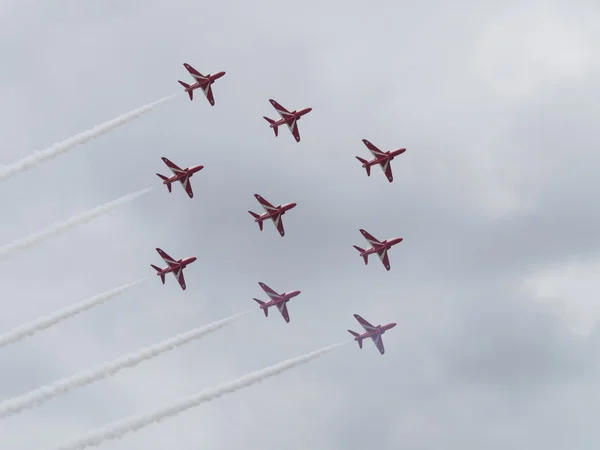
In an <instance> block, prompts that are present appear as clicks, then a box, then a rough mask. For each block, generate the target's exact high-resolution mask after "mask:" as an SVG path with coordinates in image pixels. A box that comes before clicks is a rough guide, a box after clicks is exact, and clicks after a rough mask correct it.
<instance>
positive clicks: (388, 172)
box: [379, 159, 394, 183]
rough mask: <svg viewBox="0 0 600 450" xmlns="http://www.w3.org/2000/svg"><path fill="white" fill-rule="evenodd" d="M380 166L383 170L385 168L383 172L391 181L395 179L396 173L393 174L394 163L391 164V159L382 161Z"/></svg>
mask: <svg viewBox="0 0 600 450" xmlns="http://www.w3.org/2000/svg"><path fill="white" fill-rule="evenodd" d="M379 167H381V170H383V173H385V176H386V177H387V179H388V181H389V182H390V183H391V182H392V181H394V175H393V174H392V165H391V164H390V160H389V159H386V160H385V161H382V162H380V163H379Z"/></svg>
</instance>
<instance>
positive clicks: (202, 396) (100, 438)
mask: <svg viewBox="0 0 600 450" xmlns="http://www.w3.org/2000/svg"><path fill="white" fill-rule="evenodd" d="M349 342H352V341H347V342H342V343H339V344H335V345H330V346H329V347H325V348H322V349H320V350H317V351H314V352H312V353H307V354H305V355H302V356H298V357H296V358H293V359H288V360H286V361H283V362H281V363H279V364H275V365H273V366H269V367H266V368H264V369H262V370H258V371H256V372H251V373H249V374H248V375H244V376H243V377H241V378H238V379H237V380H234V381H230V382H228V383H223V384H220V385H218V386H216V387H214V388H212V389H206V390H204V391H201V392H199V393H197V394H195V395H191V396H189V397H187V398H184V399H181V400H179V401H177V402H175V403H172V404H170V405H167V406H165V407H163V408H160V409H157V410H155V411H153V412H150V413H146V414H139V415H135V416H130V417H127V418H125V419H122V420H119V421H117V422H113V423H110V424H108V425H106V426H104V427H102V428H98V429H96V430H92V431H91V432H89V433H87V434H85V435H83V436H81V437H79V438H78V439H75V440H73V441H71V442H69V443H66V444H62V445H59V446H57V447H54V449H53V450H82V449H84V448H87V447H93V446H97V445H99V444H101V443H102V442H104V441H106V440H109V439H117V438H120V437H122V436H124V435H126V434H128V433H131V432H132V431H136V430H139V429H140V428H143V427H145V426H148V425H150V424H152V423H154V422H159V421H161V420H163V419H166V418H168V417H171V416H175V415H177V414H179V413H181V412H183V411H186V410H187V409H190V408H194V407H196V406H198V405H200V404H202V403H206V402H210V401H211V400H214V399H216V398H219V397H221V396H223V395H226V394H229V393H232V392H235V391H238V390H240V389H243V388H245V387H249V386H252V385H253V384H256V383H259V382H261V381H263V380H265V379H267V378H270V377H274V376H276V375H279V374H281V373H283V372H285V371H287V370H289V369H293V368H294V367H298V366H300V365H302V364H306V363H308V362H310V361H312V360H314V359H316V358H318V357H319V356H321V355H324V354H325V353H328V352H330V351H331V350H333V349H335V348H337V347H340V346H341V345H345V344H347V343H349Z"/></svg>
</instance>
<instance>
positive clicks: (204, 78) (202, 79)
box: [179, 63, 225, 106]
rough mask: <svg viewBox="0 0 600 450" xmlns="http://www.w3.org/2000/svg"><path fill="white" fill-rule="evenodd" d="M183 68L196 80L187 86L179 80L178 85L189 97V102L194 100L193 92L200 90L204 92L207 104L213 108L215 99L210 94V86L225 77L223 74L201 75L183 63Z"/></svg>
mask: <svg viewBox="0 0 600 450" xmlns="http://www.w3.org/2000/svg"><path fill="white" fill-rule="evenodd" d="M183 67H185V68H186V69H187V71H188V72H189V73H190V75H191V76H192V77H193V78H194V80H196V82H195V83H194V84H192V85H189V84H187V83H185V82H183V81H181V80H179V84H181V85H182V86H183V87H184V89H185V92H187V93H188V95H189V96H190V100H194V91H195V90H196V89H202V92H204V95H205V96H206V99H207V100H208V103H210V104H211V106H215V98H214V96H213V92H212V85H213V83H214V82H215V81H216V80H218V79H219V78H221V77H222V76H223V75H225V72H218V73H215V74H214V75H210V74H208V75H202V74H201V73H200V72H198V71H197V70H196V69H194V68H193V67H192V66H190V65H189V64H188V63H184V64H183Z"/></svg>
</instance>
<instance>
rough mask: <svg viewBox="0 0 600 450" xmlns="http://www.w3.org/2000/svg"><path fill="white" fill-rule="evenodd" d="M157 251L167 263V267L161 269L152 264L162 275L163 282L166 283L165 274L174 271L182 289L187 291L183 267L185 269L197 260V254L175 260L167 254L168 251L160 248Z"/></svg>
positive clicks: (158, 273) (159, 274)
mask: <svg viewBox="0 0 600 450" xmlns="http://www.w3.org/2000/svg"><path fill="white" fill-rule="evenodd" d="M156 251H157V252H158V254H159V255H160V257H161V258H162V259H163V261H164V262H165V264H167V267H165V268H164V269H161V268H160V267H157V266H155V265H154V264H150V265H151V266H152V267H153V268H154V270H156V272H157V275H158V276H160V279H161V281H162V283H163V284H165V275H166V274H168V273H172V274H173V275H174V276H175V278H176V279H177V281H178V282H179V285H180V286H181V289H183V290H184V291H185V278H184V276H183V269H185V268H186V267H187V266H188V264H191V263H193V262H194V261H196V259H197V258H196V257H195V256H190V257H188V258H182V259H177V260H175V259H174V258H172V257H171V256H169V255H167V253H166V252H165V251H164V250H161V249H160V248H157V249H156Z"/></svg>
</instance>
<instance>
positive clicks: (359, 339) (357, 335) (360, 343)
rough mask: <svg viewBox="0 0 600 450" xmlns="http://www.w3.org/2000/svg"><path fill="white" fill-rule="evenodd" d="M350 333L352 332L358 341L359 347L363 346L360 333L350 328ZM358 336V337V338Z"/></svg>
mask: <svg viewBox="0 0 600 450" xmlns="http://www.w3.org/2000/svg"><path fill="white" fill-rule="evenodd" d="M348 333H350V334H351V335H352V336H354V338H355V340H356V341H357V342H358V347H359V348H362V338H359V336H360V334H358V333H357V332H356V331H352V330H348ZM356 338H358V339H356Z"/></svg>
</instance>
